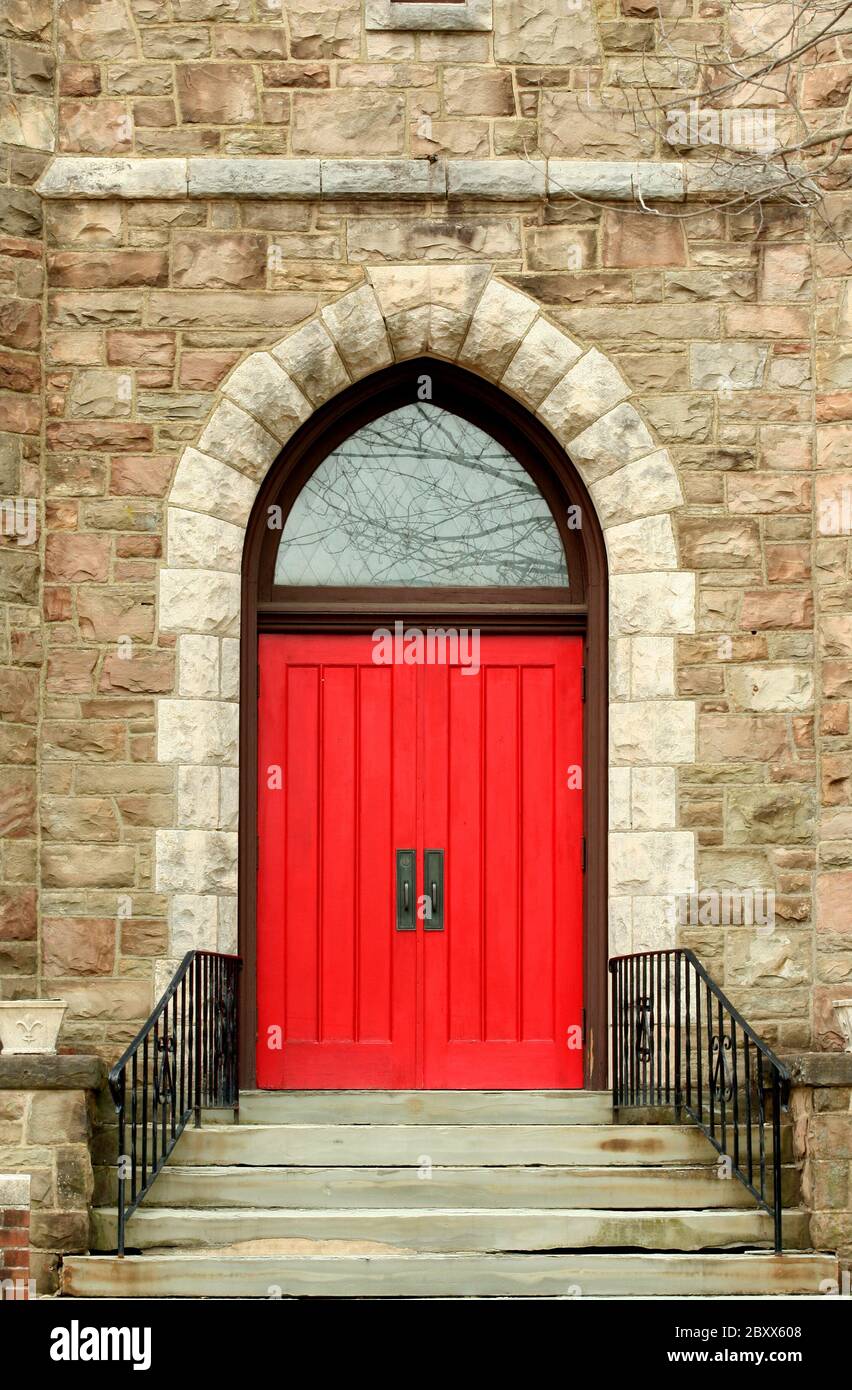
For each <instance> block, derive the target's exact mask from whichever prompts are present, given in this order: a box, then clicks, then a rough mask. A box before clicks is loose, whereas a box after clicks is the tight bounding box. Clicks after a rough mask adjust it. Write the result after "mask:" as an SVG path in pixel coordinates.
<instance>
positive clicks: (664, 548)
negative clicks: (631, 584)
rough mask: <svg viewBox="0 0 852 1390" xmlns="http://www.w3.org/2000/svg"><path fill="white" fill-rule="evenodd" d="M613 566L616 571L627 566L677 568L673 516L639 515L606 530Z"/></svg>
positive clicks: (634, 567) (607, 545)
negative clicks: (634, 518) (633, 519)
mask: <svg viewBox="0 0 852 1390" xmlns="http://www.w3.org/2000/svg"><path fill="white" fill-rule="evenodd" d="M606 548H607V554H608V556H609V564H610V569H611V570H612V572H613V573H614V574H620V573H624V572H625V571H627V570H633V571H639V570H674V569H677V565H678V561H677V547H676V545H675V539H674V532H673V531H672V522H671V517H669V516H666V515H661V516H660V515H658V516H644V517H639V518H638V519H637V520H636V521H626V522H624V524H623V525H621V526H610V527H609V529H608V530H607V532H606Z"/></svg>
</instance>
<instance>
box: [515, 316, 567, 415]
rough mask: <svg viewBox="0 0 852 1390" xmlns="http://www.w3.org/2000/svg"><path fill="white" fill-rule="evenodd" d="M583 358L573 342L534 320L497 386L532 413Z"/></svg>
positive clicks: (546, 324)
mask: <svg viewBox="0 0 852 1390" xmlns="http://www.w3.org/2000/svg"><path fill="white" fill-rule="evenodd" d="M581 355H582V348H580V347H579V346H578V344H577V343H575V342H574V341H573V339H571V338H569V337H568V334H567V333H563V332H562V330H561V328H555V327H554V326H553V324H552V323H548V321H547V319H545V318H541V317H539V318H537V319H536V320H535V322H534V323H533V325H532V327H531V328H530V330H529V332H528V333H527V334H526V335H525V336H524V338H523V339H522V340H521V343H520V345H519V346H518V350H517V352H516V353H515V355H514V357H513V358H512V360H511V362H510V363H509V365H508V367H507V368H506V370H505V372H504V373H503V376H502V377H501V379H500V385H501V386H503V387H505V389H506V390H507V391H511V392H512V394H513V395H514V396H517V397H518V399H519V400H521V401H523V402H524V404H525V405H527V406H530V407H531V408H532V409H533V410H534V409H535V408H536V406H538V405H540V404H541V402H542V401H543V400H544V398H545V396H547V395H549V394H550V392H551V391H552V390H553V388H554V386H555V385H556V383H557V382H558V381H561V379H562V377H563V376H564V375H565V373H566V372H567V371H568V368H569V367H572V366H573V365H574V363H575V362H576V361H577V359H578V357H580V356H581Z"/></svg>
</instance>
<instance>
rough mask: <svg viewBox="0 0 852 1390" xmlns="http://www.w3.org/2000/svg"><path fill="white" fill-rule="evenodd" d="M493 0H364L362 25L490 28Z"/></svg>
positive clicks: (423, 28)
mask: <svg viewBox="0 0 852 1390" xmlns="http://www.w3.org/2000/svg"><path fill="white" fill-rule="evenodd" d="M491 5H492V0H456V3H451V4H441V3H440V0H421V3H419V4H417V5H405V6H403V7H400V5H399V4H398V3H397V2H396V0H366V7H365V12H364V27H365V29H367V31H368V32H369V31H370V30H374V29H391V30H394V31H397V30H401V29H417V30H421V29H422V30H429V31H430V32H433V33H434V32H435V31H440V30H442V29H448V30H451V31H455V30H466V29H472V30H476V29H490V28H491Z"/></svg>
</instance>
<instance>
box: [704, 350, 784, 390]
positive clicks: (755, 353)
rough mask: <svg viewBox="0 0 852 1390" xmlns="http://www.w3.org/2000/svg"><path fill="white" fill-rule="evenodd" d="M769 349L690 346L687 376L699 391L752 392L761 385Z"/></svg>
mask: <svg viewBox="0 0 852 1390" xmlns="http://www.w3.org/2000/svg"><path fill="white" fill-rule="evenodd" d="M768 356H769V348H768V347H761V346H759V345H758V344H755V343H693V344H692V345H691V346H690V349H689V374H690V379H691V382H692V385H693V386H694V387H695V388H696V389H697V390H699V391H720V390H721V391H753V390H755V389H756V388H757V387H758V386H762V385H763V374H764V371H765V368H766V359H767V357H768Z"/></svg>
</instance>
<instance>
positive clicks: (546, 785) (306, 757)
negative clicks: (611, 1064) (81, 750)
mask: <svg viewBox="0 0 852 1390" xmlns="http://www.w3.org/2000/svg"><path fill="white" fill-rule="evenodd" d="M582 647H583V644H582V640H581V639H580V638H568V637H562V638H560V637H482V638H481V640H480V658H479V660H480V668H481V669H480V671H479V672H478V674H465V673H464V668H462V667H460V666H442V665H426V666H408V665H402V664H397V665H389V666H383V665H375V664H374V663H373V659H372V658H373V643H372V640H371V637H370V635H369V634H364V635H357V636H354V635H353V636H332V635H328V636H319V635H316V636H306V637H301V636H264V637H262V638H261V639H260V645H259V667H260V695H259V702H258V703H259V708H258V715H259V734H258V787H259V793H258V833H259V849H258V885H257V886H258V909H257V919H258V924H257V933H258V942H257V947H258V1044H257V1077H258V1085H259V1086H261V1087H269V1088H275V1089H278V1088H288V1087H289V1088H342V1087H363V1088H370V1087H375V1088H378V1087H388V1088H390V1087H398V1088H407V1087H418V1086H425V1087H462V1088H464V1087H470V1088H474V1087H476V1088H480V1087H481V1088H488V1087H506V1088H513V1087H514V1088H523V1087H572V1086H581V1085H582V1083H583V1076H582V1050H581V1048H580V1046H579V1029H580V1025H581V1021H582V920H583V910H582V891H583V881H582V799H583V798H582V791H581V789H580V787H579V786H576V787H572V786H570V785H569V778H568V770H569V768H571V767H572V766H573V767H575V768H579V766H580V764H581V762H582V696H581V680H582ZM571 780H572V781H573V782H575V783H576V782H578V781H579V778H578V776H577V775H576V774H575V776H574V778H573V779H571ZM399 849H414V850H415V852H416V856H417V884H416V889H417V894H418V900H419V901H421V902H422V901H423V899H422V898H421V897H420V895H422V894H423V893H424V892H425V891H426V887H427V886H426V885H425V884H424V883H423V855H424V851H425V850H426V849H442V850H443V851H444V874H445V882H444V930H443V931H442V932H437V931H428V930H425V928H426V926H427V925H428V923H426V922H425V921H424V920H423V919H422V915H421V918H420V920H419V921H418V924H417V930H416V932H398V931H397V930H396V902H395V862H396V852H397V850H399Z"/></svg>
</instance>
